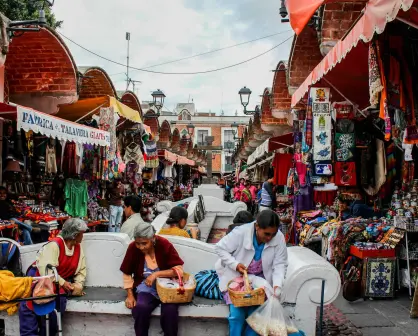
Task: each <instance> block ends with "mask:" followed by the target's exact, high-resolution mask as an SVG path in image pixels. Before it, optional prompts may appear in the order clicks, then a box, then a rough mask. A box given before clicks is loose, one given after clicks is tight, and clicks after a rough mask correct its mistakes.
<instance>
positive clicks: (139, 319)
mask: <svg viewBox="0 0 418 336" xmlns="http://www.w3.org/2000/svg"><path fill="white" fill-rule="evenodd" d="M134 239H135V241H133V242H132V243H131V244H130V245H129V247H128V250H127V251H126V255H125V258H124V259H123V262H122V265H121V267H120V270H121V272H122V273H123V283H124V288H125V289H126V291H127V294H128V296H127V298H126V301H125V306H126V308H128V309H132V316H133V318H134V320H135V324H134V328H135V334H136V335H137V336H145V335H148V329H149V326H150V318H151V313H152V312H153V311H154V309H155V308H157V307H158V306H159V305H160V304H161V320H160V321H161V328H162V329H163V332H164V336H177V333H178V304H175V303H161V301H160V299H159V296H158V293H157V290H156V280H157V278H173V277H176V276H177V273H176V271H175V269H177V270H178V271H179V273H180V274H182V273H183V267H182V266H183V264H184V262H183V260H182V259H180V257H179V254H178V253H177V251H176V249H175V248H174V246H173V245H172V244H171V243H170V242H169V241H168V240H167V239H165V238H163V237H160V236H156V235H155V229H154V227H153V226H152V225H150V224H149V225H148V226H142V225H141V226H137V227H136V228H135V232H134Z"/></svg>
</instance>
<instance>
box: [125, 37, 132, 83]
mask: <svg viewBox="0 0 418 336" xmlns="http://www.w3.org/2000/svg"><path fill="white" fill-rule="evenodd" d="M130 40H131V33H126V41H128V53H127V56H126V91H128V88H129V41H130Z"/></svg>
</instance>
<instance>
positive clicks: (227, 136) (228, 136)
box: [224, 130, 235, 149]
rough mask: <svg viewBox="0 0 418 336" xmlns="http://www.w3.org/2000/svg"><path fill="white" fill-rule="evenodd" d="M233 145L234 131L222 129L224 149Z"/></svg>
mask: <svg viewBox="0 0 418 336" xmlns="http://www.w3.org/2000/svg"><path fill="white" fill-rule="evenodd" d="M234 147H235V140H234V132H233V131H232V130H225V131H224V149H234Z"/></svg>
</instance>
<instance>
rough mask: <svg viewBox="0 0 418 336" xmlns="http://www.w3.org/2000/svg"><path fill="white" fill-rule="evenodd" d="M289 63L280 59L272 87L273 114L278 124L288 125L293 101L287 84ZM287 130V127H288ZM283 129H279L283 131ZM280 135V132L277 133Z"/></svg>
mask: <svg viewBox="0 0 418 336" xmlns="http://www.w3.org/2000/svg"><path fill="white" fill-rule="evenodd" d="M287 71H288V67H287V63H286V62H285V61H280V62H279V63H278V64H277V67H276V71H275V73H274V78H273V89H272V115H273V117H274V118H275V120H276V122H277V124H278V125H283V126H287V125H289V124H290V121H291V119H292V118H291V101H292V97H291V96H290V94H289V89H288V86H287ZM286 131H287V129H286ZM281 132H282V130H279V133H281ZM277 135H279V134H277Z"/></svg>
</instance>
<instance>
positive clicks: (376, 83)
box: [369, 43, 384, 106]
mask: <svg viewBox="0 0 418 336" xmlns="http://www.w3.org/2000/svg"><path fill="white" fill-rule="evenodd" d="M383 89H384V87H383V85H382V80H381V78H380V69H379V62H378V60H377V51H376V45H375V43H370V44H369V95H370V105H372V106H377V104H378V103H379V94H380V92H381V91H382V90H383Z"/></svg>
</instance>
